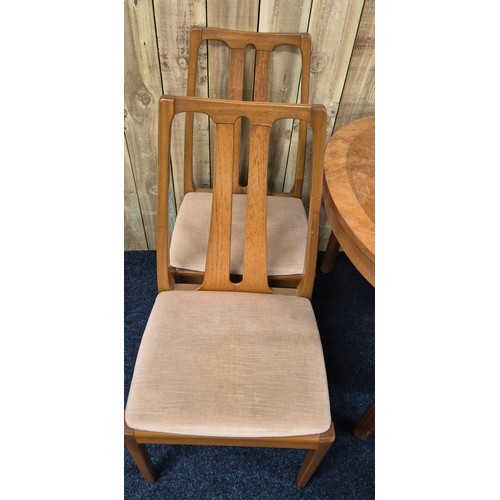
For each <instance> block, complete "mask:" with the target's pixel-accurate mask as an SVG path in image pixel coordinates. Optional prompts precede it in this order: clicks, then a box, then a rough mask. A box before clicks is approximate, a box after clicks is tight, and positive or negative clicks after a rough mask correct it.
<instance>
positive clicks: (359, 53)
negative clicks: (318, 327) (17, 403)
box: [124, 0, 375, 250]
mask: <svg viewBox="0 0 500 500" xmlns="http://www.w3.org/2000/svg"><path fill="white" fill-rule="evenodd" d="M193 26H209V27H213V28H227V29H238V30H244V31H260V32H308V33H310V34H311V37H312V59H311V84H310V97H309V102H310V103H318V104H324V105H325V107H326V109H327V112H328V122H327V136H326V137H325V140H328V139H329V138H330V136H331V134H332V133H333V131H334V130H337V129H338V128H339V127H341V126H343V125H345V124H347V123H349V122H351V121H353V120H355V119H357V118H361V117H363V116H368V115H372V114H374V113H375V103H374V0H260V1H259V0H176V1H175V2H174V1H172V0H125V26H124V29H125V33H124V39H125V148H124V150H125V177H124V179H125V204H124V209H125V231H124V236H125V250H153V249H155V220H156V217H155V211H156V200H155V195H156V154H157V152H156V141H157V139H156V133H157V106H158V98H159V96H160V95H161V94H172V95H186V89H187V63H188V60H189V57H198V77H197V82H196V95H198V96H201V97H212V98H224V97H227V95H226V94H227V90H226V89H227V77H228V75H227V61H228V57H229V50H228V49H227V48H226V47H225V46H224V45H223V44H222V43H220V42H215V41H209V42H208V43H207V42H203V43H202V46H201V47H200V53H199V54H198V56H197V55H196V54H194V55H193V54H189V34H190V30H191V27H193ZM253 54H254V51H252V50H251V49H250V48H249V49H247V51H246V54H245V85H244V87H245V88H244V99H251V96H252V87H253V71H254V61H253ZM299 61H300V58H299V54H298V51H293V50H290V49H289V48H285V47H278V48H277V49H276V50H275V51H273V53H272V56H271V75H270V84H269V90H270V94H269V98H270V100H271V101H277V102H299V100H300V63H299ZM181 118H182V117H181ZM243 130H244V133H245V126H244V124H243ZM183 133H184V123H183V120H182V119H179V118H176V120H174V123H173V131H172V152H171V168H172V180H173V182H172V184H173V186H172V189H171V193H170V200H169V202H170V203H169V212H170V227H171V228H172V227H173V225H174V223H175V216H176V210H177V207H178V206H179V205H180V203H181V201H182V196H183V188H182V186H183V183H182V178H183V175H182V164H183V148H182V147H181V144H182V143H183ZM211 134H213V130H211V127H210V123H209V120H208V117H206V116H203V115H200V116H198V115H195V140H194V147H193V156H194V163H193V164H194V165H195V169H194V181H195V183H196V184H197V185H198V186H200V187H209V185H210V177H211V171H210V168H211V166H210V157H211V153H210V148H211V145H212V144H213V141H211V140H210V135H211ZM297 138H298V127H297V124H296V123H293V122H292V121H290V120H288V121H283V122H281V121H280V122H277V123H276V124H275V126H273V129H272V131H271V144H272V147H271V148H270V158H272V166H271V167H270V168H271V172H272V175H271V177H270V179H269V181H270V187H271V188H272V189H273V190H282V189H284V190H289V189H290V188H291V185H292V183H293V176H294V166H295V162H296V147H297ZM243 144H244V143H243ZM242 147H244V146H243V145H242ZM309 164H310V162H309V158H308V159H307V161H306V178H307V176H308V172H307V168H308V167H309ZM308 195H309V186H308V183H305V185H304V195H303V201H304V203H305V204H306V205H307V204H308ZM329 234H330V226H329V224H328V220H327V218H326V215H325V214H324V213H322V219H321V234H320V249H324V248H325V247H326V243H327V241H328V237H329Z"/></svg>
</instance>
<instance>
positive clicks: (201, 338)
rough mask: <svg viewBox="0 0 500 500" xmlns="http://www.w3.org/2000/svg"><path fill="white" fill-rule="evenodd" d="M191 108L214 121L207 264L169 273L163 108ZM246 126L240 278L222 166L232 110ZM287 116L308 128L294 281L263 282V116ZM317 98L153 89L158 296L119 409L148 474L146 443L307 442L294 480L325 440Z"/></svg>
mask: <svg viewBox="0 0 500 500" xmlns="http://www.w3.org/2000/svg"><path fill="white" fill-rule="evenodd" d="M184 112H185V113H192V112H200V113H205V114H208V115H209V116H210V117H211V119H212V120H213V121H214V123H215V124H216V133H215V136H216V145H215V173H214V191H213V198H212V207H211V211H210V213H211V217H210V236H209V242H208V249H207V267H206V272H205V274H204V277H203V282H202V283H201V285H196V284H186V283H180V284H179V283H176V282H175V281H174V277H173V275H172V272H171V267H170V264H169V245H168V234H169V232H168V184H169V156H170V133H171V132H170V131H171V124H172V119H173V118H174V115H176V114H178V113H184ZM242 116H245V117H247V118H248V120H249V122H250V124H251V129H250V159H249V180H248V190H247V197H248V200H247V203H246V216H245V220H246V225H245V232H244V261H243V273H242V279H241V281H240V282H238V283H235V282H233V281H231V276H230V256H231V248H230V247H231V216H232V209H233V208H234V195H233V182H232V165H233V151H234V135H235V133H236V132H237V128H238V127H237V121H238V119H239V118H240V117H242ZM285 117H286V118H294V119H300V120H303V121H305V122H306V123H309V124H310V127H311V129H312V132H313V144H312V181H311V198H310V210H309V220H308V228H307V236H306V253H305V257H304V275H303V276H302V278H301V280H300V283H299V284H298V286H297V288H295V289H292V288H286V289H276V288H270V287H269V285H268V273H267V241H266V240H267V236H266V211H267V202H268V197H267V196H266V195H267V189H266V179H267V151H268V147H269V133H270V128H271V125H272V123H273V122H274V121H275V120H277V119H280V118H285ZM325 117H326V112H325V109H324V107H323V106H309V105H307V106H306V105H296V104H295V105H293V104H292V105H288V104H275V103H273V104H269V103H254V102H239V101H218V100H208V99H202V98H193V97H169V96H163V97H162V98H161V99H160V103H159V132H158V134H159V137H158V199H157V228H156V236H157V240H156V241H157V278H158V291H159V293H158V296H157V298H156V301H155V304H154V306H153V309H152V311H151V314H150V317H149V320H148V323H147V326H146V329H145V331H144V335H143V338H142V341H141V345H140V349H139V353H138V356H137V360H136V365H135V369H134V375H133V379H132V384H131V388H130V392H129V396H128V401H127V405H126V410H125V443H126V445H127V447H128V450H129V451H130V453H131V455H132V457H133V458H134V460H135V462H136V464H137V466H138V468H139V470H140V471H141V473H142V474H143V476H144V478H145V479H146V481H148V482H150V483H151V482H153V481H154V480H155V472H154V468H153V465H152V463H151V460H150V458H149V455H148V452H147V450H146V447H145V446H144V445H145V444H147V443H157V444H199V445H224V446H251V447H273V448H299V449H306V450H309V451H308V453H307V455H306V457H305V460H304V463H303V464H302V466H301V468H300V470H299V472H298V475H297V485H298V486H300V487H302V486H305V485H306V483H307V482H308V481H309V479H310V477H311V476H312V474H313V473H314V471H315V470H316V468H317V467H318V465H319V464H320V462H321V461H322V459H323V457H324V456H325V454H326V452H327V451H328V449H329V448H330V446H331V444H332V443H333V441H334V437H335V433H334V428H333V423H332V419H331V414H330V404H329V393H328V383H327V377H326V370H325V364H324V358H323V351H322V346H321V340H320V335H319V331H318V327H317V325H316V319H315V316H314V312H313V309H312V306H311V303H310V300H309V299H310V297H311V294H312V289H313V281H314V269H315V264H316V255H317V249H318V227H319V215H320V205H321V182H322V159H323V154H324V137H325Z"/></svg>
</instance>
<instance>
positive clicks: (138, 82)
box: [124, 0, 162, 249]
mask: <svg viewBox="0 0 500 500" xmlns="http://www.w3.org/2000/svg"><path fill="white" fill-rule="evenodd" d="M124 35H125V36H124V38H125V78H124V83H125V89H124V96H125V136H126V138H127V145H128V150H129V152H130V162H131V167H132V170H133V174H134V178H135V183H136V187H137V196H138V201H139V204H140V207H141V212H142V220H143V223H144V230H145V233H146V239H147V246H148V248H149V249H154V248H155V224H156V182H157V174H156V158H157V120H158V117H157V115H158V112H157V109H158V99H159V97H160V95H161V94H162V88H161V78H160V68H159V64H158V49H157V45H156V35H155V25H154V15H153V5H152V1H151V0H141V1H140V2H137V5H136V4H135V2H134V1H133V0H126V1H125V34H124Z"/></svg>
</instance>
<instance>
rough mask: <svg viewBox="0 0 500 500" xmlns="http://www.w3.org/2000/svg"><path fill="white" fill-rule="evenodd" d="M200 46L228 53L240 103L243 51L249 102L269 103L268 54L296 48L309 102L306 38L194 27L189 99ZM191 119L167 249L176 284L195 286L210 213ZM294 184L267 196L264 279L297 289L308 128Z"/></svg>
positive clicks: (235, 267) (237, 203)
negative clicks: (249, 67) (197, 178)
mask: <svg viewBox="0 0 500 500" xmlns="http://www.w3.org/2000/svg"><path fill="white" fill-rule="evenodd" d="M204 40H217V41H220V42H224V43H225V44H226V45H227V46H228V47H229V52H230V54H229V68H228V74H229V76H228V89H227V97H228V99H231V100H242V99H243V83H244V82H243V79H244V59H245V49H246V47H247V46H248V45H251V46H254V47H255V50H256V58H255V78H254V86H253V101H255V102H264V101H268V100H269V74H270V61H271V52H272V51H273V50H274V49H275V48H276V47H278V46H291V47H297V48H298V49H299V51H300V54H301V60H302V69H301V91H300V102H301V103H302V104H307V103H308V100H309V75H310V60H311V36H310V35H309V34H307V33H302V34H300V33H298V34H293V33H292V34H288V33H252V32H246V31H234V30H223V29H215V28H200V27H195V28H193V29H192V30H191V37H190V45H189V54H190V57H189V65H188V82H187V95H188V96H194V95H195V88H196V77H197V75H196V69H197V59H198V51H199V47H200V45H201V43H202V42H203V41H204ZM193 132H194V115H193V113H189V112H188V113H186V126H185V143H184V148H185V149H184V195H185V196H184V199H183V201H182V203H181V206H180V208H179V211H178V214H177V219H176V223H175V226H174V229H173V234H172V242H171V247H170V259H171V260H170V263H171V265H172V268H173V272H174V275H175V277H176V279H178V280H182V281H185V282H191V283H200V282H201V280H202V279H203V273H204V271H205V256H206V250H207V245H208V226H209V217H208V214H209V207H210V203H211V200H212V193H211V189H206V188H198V187H197V186H196V185H195V183H194V181H193V137H194V134H193ZM298 135H299V137H298V145H297V161H296V167H295V180H294V184H293V187H292V189H291V191H290V192H289V193H283V192H269V193H268V195H269V199H268V211H267V217H268V220H267V222H268V258H269V269H268V271H269V275H270V276H272V281H273V283H275V284H277V285H278V286H296V285H297V283H298V282H299V281H300V278H301V277H302V276H303V272H304V267H303V262H304V254H305V246H304V242H305V235H306V232H307V215H306V212H305V209H304V205H303V203H302V201H301V196H302V187H303V181H304V170H305V160H306V143H307V125H306V123H305V122H300V124H299V134H298ZM240 139H241V120H240V119H238V120H237V122H236V128H235V133H234V137H233V142H234V144H233V162H234V169H233V193H235V194H236V196H235V197H234V199H233V203H234V220H233V228H232V229H233V234H234V235H235V239H236V240H239V239H240V238H239V236H242V235H243V232H244V215H245V203H246V196H245V194H246V192H247V187H246V186H242V185H240V179H239V158H240ZM231 272H232V273H233V274H235V275H240V276H241V274H242V272H243V248H242V247H241V246H237V245H235V246H234V248H233V254H232V257H231Z"/></svg>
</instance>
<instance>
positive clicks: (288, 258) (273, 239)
mask: <svg viewBox="0 0 500 500" xmlns="http://www.w3.org/2000/svg"><path fill="white" fill-rule="evenodd" d="M246 204H247V196H246V195H244V194H234V195H233V214H232V215H233V217H232V227H231V271H230V272H231V273H233V274H238V275H241V274H243V254H244V244H243V243H244V235H245V214H246ZM211 209H212V193H205V192H194V193H187V194H186V196H185V197H184V199H183V201H182V204H181V207H180V209H179V213H178V215H177V219H176V221H175V226H174V230H173V233H172V241H171V244H170V264H171V265H172V266H173V267H175V268H180V269H185V270H189V271H196V272H204V271H205V261H206V255H207V248H208V236H209V231H210V214H211ZM306 236H307V216H306V212H305V210H304V205H303V204H302V201H301V200H300V199H299V198H292V197H286V196H268V197H267V244H268V263H267V265H268V275H269V276H290V275H300V274H302V273H303V272H304V257H305V251H306V243H305V242H306Z"/></svg>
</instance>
